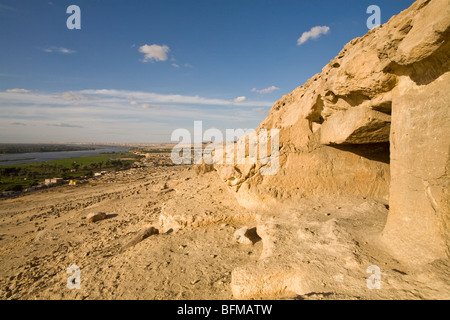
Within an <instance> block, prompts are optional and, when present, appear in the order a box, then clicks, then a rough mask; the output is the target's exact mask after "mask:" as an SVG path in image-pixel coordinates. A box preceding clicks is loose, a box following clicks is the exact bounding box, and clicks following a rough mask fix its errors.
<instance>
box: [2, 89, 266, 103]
mask: <svg viewBox="0 0 450 320" xmlns="http://www.w3.org/2000/svg"><path fill="white" fill-rule="evenodd" d="M79 92H80V93H81V94H85V95H89V96H95V97H97V98H100V97H109V98H111V99H115V100H117V99H128V100H133V101H139V102H142V103H156V104H161V103H166V104H167V103H170V104H181V105H191V104H194V105H219V106H229V105H234V106H236V105H237V106H243V107H244V106H247V107H269V106H271V105H273V102H271V101H251V100H247V98H246V97H238V98H236V99H234V100H232V101H230V100H224V99H211V98H205V97H199V96H185V95H180V94H160V93H153V92H142V91H125V90H113V89H101V90H81V91H79ZM0 98H1V95H0ZM102 101H105V100H104V99H102ZM128 103H129V102H128ZM233 103H234V104H233Z"/></svg>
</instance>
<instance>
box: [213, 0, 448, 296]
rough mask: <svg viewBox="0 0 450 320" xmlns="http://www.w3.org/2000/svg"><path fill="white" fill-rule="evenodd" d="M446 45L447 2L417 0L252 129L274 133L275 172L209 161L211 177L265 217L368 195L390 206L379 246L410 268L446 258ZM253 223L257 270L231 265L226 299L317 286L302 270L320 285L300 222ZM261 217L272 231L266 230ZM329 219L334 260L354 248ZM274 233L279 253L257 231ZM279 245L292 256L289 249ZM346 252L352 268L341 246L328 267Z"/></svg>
mask: <svg viewBox="0 0 450 320" xmlns="http://www.w3.org/2000/svg"><path fill="white" fill-rule="evenodd" d="M449 40H450V1H448V0H418V1H416V2H415V3H414V4H413V5H412V6H411V7H410V8H408V9H407V10H405V11H403V12H401V13H400V14H398V15H397V16H394V17H392V18H391V19H390V20H389V22H387V23H386V24H384V25H382V26H381V27H380V28H378V29H372V30H371V31H369V32H368V33H367V34H366V35H365V36H363V37H361V38H356V39H354V40H352V41H351V42H350V43H348V44H347V45H345V47H344V48H343V50H342V51H341V52H340V53H339V54H338V55H337V56H336V58H334V59H333V60H332V61H330V63H329V64H327V65H326V66H325V67H324V68H323V69H322V72H321V73H319V74H317V75H315V76H314V77H312V78H311V79H310V80H308V81H307V82H306V83H305V84H304V85H303V86H301V87H298V88H297V89H295V90H294V91H293V92H291V93H289V94H287V95H285V96H283V97H282V98H281V99H280V100H279V101H278V102H276V103H275V105H274V106H273V108H272V109H271V111H270V113H269V115H268V116H267V118H266V119H265V120H264V121H263V122H262V123H261V124H260V126H259V127H258V128H257V130H256V132H257V134H259V135H260V136H262V133H263V132H264V131H263V130H270V129H278V130H279V150H280V153H279V159H278V160H279V162H278V163H279V168H278V171H277V173H276V174H274V175H263V174H261V168H264V167H265V166H267V165H270V164H271V163H273V159H271V160H272V161H267V160H266V161H264V163H261V161H260V162H258V163H257V164H253V165H251V164H248V163H247V164H239V163H235V164H230V165H223V164H219V165H215V168H216V170H217V171H218V173H219V176H220V177H221V179H222V180H223V181H224V182H226V183H227V185H228V186H229V187H230V189H231V190H233V191H235V195H236V198H237V200H238V201H239V203H240V204H241V205H242V206H244V207H247V208H254V209H255V208H260V209H261V210H262V211H264V212H266V210H268V209H269V208H273V207H274V206H277V205H279V204H280V203H283V202H286V201H289V199H291V200H292V199H296V200H301V199H309V198H312V197H317V196H323V195H327V196H333V197H335V199H336V200H334V201H335V203H336V204H339V202H340V200H338V199H339V197H355V198H359V197H364V198H367V199H372V200H374V201H376V202H378V203H380V204H383V205H385V206H386V208H387V207H389V209H390V210H389V214H388V217H387V222H386V225H385V227H384V230H379V233H378V236H380V237H379V238H380V242H379V245H380V246H383V250H386V251H387V252H390V254H392V255H393V256H394V257H395V258H396V259H398V261H401V262H403V263H409V264H413V265H415V266H423V265H426V264H427V263H440V262H439V261H441V262H442V261H447V262H448V258H449V248H450V232H449V227H450V214H449V212H450V208H449V203H450V195H449V185H450V176H449V172H450V169H449V168H450V157H449V155H450V111H449V110H450V94H449V92H450V72H449V71H450V41H449ZM264 133H265V132H264ZM243 139H245V138H241V140H240V141H241V142H242V141H243ZM238 143H239V142H238ZM248 159H249V155H248V154H247V160H248ZM249 163H251V162H250V161H249ZM360 219H364V217H363V216H361V217H360ZM260 220H261V225H259V226H258V232H259V233H260V235H261V237H262V239H263V244H264V250H263V254H262V256H261V259H260V261H258V263H257V265H256V266H255V265H253V266H250V267H248V268H245V267H244V268H240V269H236V270H235V272H234V274H233V293H234V294H235V296H237V297H247V298H248V297H259V296H261V295H263V296H271V295H274V296H280V295H283V294H286V292H288V291H289V292H291V294H294V293H297V294H302V293H303V294H305V293H307V292H311V291H313V290H317V289H318V288H317V287H315V286H316V285H317V282H314V285H312V284H308V280H307V278H308V274H315V275H316V277H319V278H320V277H321V276H317V275H320V274H321V272H322V273H323V274H324V273H325V271H324V270H322V271H318V270H319V269H321V268H324V266H323V265H320V264H319V266H315V267H312V266H313V264H306V263H305V261H304V259H305V257H307V256H308V254H309V253H305V252H304V250H308V249H305V248H304V247H303V246H300V245H299V242H300V243H302V241H306V246H307V247H308V246H309V247H310V248H314V247H316V246H317V244H314V243H309V241H308V237H309V236H310V235H309V234H308V233H307V232H306V233H305V232H304V229H303V228H305V222H304V221H302V219H300V218H298V217H297V218H296V217H295V216H290V215H289V214H288V213H286V214H285V215H283V214H282V215H280V216H278V217H276V218H274V219H272V220H271V219H270V218H269V217H268V216H266V215H264V214H261V216H260ZM268 221H272V222H273V226H276V227H271V228H267V227H265V225H267V224H268V223H269V222H268ZM277 221H289V223H288V224H287V223H279V222H277ZM272 222H271V223H272ZM308 223H310V222H308ZM327 223H329V224H330V228H332V229H333V228H334V229H335V231H332V233H333V234H334V233H340V234H341V236H342V238H337V239H335V240H336V241H338V242H339V241H344V242H345V243H343V244H342V246H341V245H338V246H334V245H333V242H332V241H331V242H330V244H328V245H327V246H324V247H323V250H328V249H330V248H332V249H333V248H334V249H333V250H332V252H338V253H339V252H340V251H339V250H338V249H339V248H341V247H342V248H344V247H347V248H352V246H354V245H353V244H352V241H351V240H349V239H347V237H346V236H345V232H343V231H342V230H341V229H340V227H339V225H340V223H339V222H336V221H335V222H327ZM325 227H326V226H323V228H325ZM274 228H275V229H277V230H278V231H277V234H278V236H279V237H280V239H279V240H278V241H277V243H283V245H282V246H281V245H280V247H277V246H276V245H275V246H274V245H273V243H272V242H270V241H269V242H268V240H267V239H265V236H266V237H269V238H271V236H270V235H268V233H264V230H273V229H274ZM307 228H309V226H307ZM289 230H290V231H289ZM302 230H303V231H302ZM321 230H322V229H321ZM341 231H342V232H341ZM319 232H321V231H319ZM300 234H301V238H302V240H300V238H299V236H300ZM319 238H320V237H319ZM287 242H289V243H290V245H287V244H286V243H287ZM303 245H305V243H303ZM299 246H300V247H299ZM286 247H290V248H295V250H294V251H293V252H292V254H291V253H289V254H288V253H286ZM335 249H336V250H335ZM297 250H298V251H297ZM346 250H347V249H346ZM349 250H351V249H349ZM267 252H271V253H270V254H268V253H267ZM275 252H278V255H277V254H275ZM332 252H330V254H332ZM272 256H277V258H271V257H272ZM280 256H283V257H286V259H284V260H283V259H281V258H280ZM287 257H289V258H287ZM346 257H347V258H348V262H349V263H355V260H354V257H353V255H352V254H351V252H347V251H346V252H341V253H340V254H339V258H338V260H339V262H337V261H336V263H341V265H345V261H347V260H346V259H347V258H346ZM322 258H323V257H322ZM322 258H321V259H322ZM268 259H269V260H270V259H272V260H273V261H272V260H270V261H269V260H268ZM321 259H318V261H322V260H321ZM369 260H370V259H368V261H367V262H369ZM447 262H444V264H445V263H447ZM321 263H322V262H321ZM342 263H343V264H342ZM356 263H358V264H359V265H360V268H363V265H362V264H361V263H360V262H358V261H356ZM311 268H316V269H317V270H316V269H315V270H312V269H311ZM344 271H345V270H344V269H342V270H339V272H338V273H339V274H344ZM338 278H339V279H340V278H341V277H340V276H339V277H338ZM270 279H272V280H270ZM245 283H247V284H245ZM250 283H253V284H250ZM267 283H271V285H268V284H267ZM251 286H253V287H251ZM271 286H272V287H271ZM269 287H270V288H269ZM447 289H448V287H447ZM283 292H284V293H283ZM315 292H317V291H315Z"/></svg>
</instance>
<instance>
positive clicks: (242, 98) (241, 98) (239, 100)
mask: <svg viewBox="0 0 450 320" xmlns="http://www.w3.org/2000/svg"><path fill="white" fill-rule="evenodd" d="M245 100H247V97H245V96H242V97H237V98H236V99H234V100H233V102H234V103H239V102H244V101H245Z"/></svg>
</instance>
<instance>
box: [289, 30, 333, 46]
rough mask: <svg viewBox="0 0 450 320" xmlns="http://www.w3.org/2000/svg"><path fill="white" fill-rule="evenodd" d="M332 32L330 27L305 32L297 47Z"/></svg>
mask: <svg viewBox="0 0 450 320" xmlns="http://www.w3.org/2000/svg"><path fill="white" fill-rule="evenodd" d="M329 31H330V27H328V26H315V27H312V28H311V30H309V31H305V32H303V34H302V35H301V37H300V38H298V40H297V45H299V46H301V45H302V44H304V43H305V42H306V41H308V40H311V39H317V38H319V37H320V36H321V35H323V34H327V33H328V32H329Z"/></svg>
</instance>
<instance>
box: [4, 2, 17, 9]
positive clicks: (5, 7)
mask: <svg viewBox="0 0 450 320" xmlns="http://www.w3.org/2000/svg"><path fill="white" fill-rule="evenodd" d="M0 10H5V11H17V9H16V8H14V7H10V6H7V5H4V4H1V3H0Z"/></svg>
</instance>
